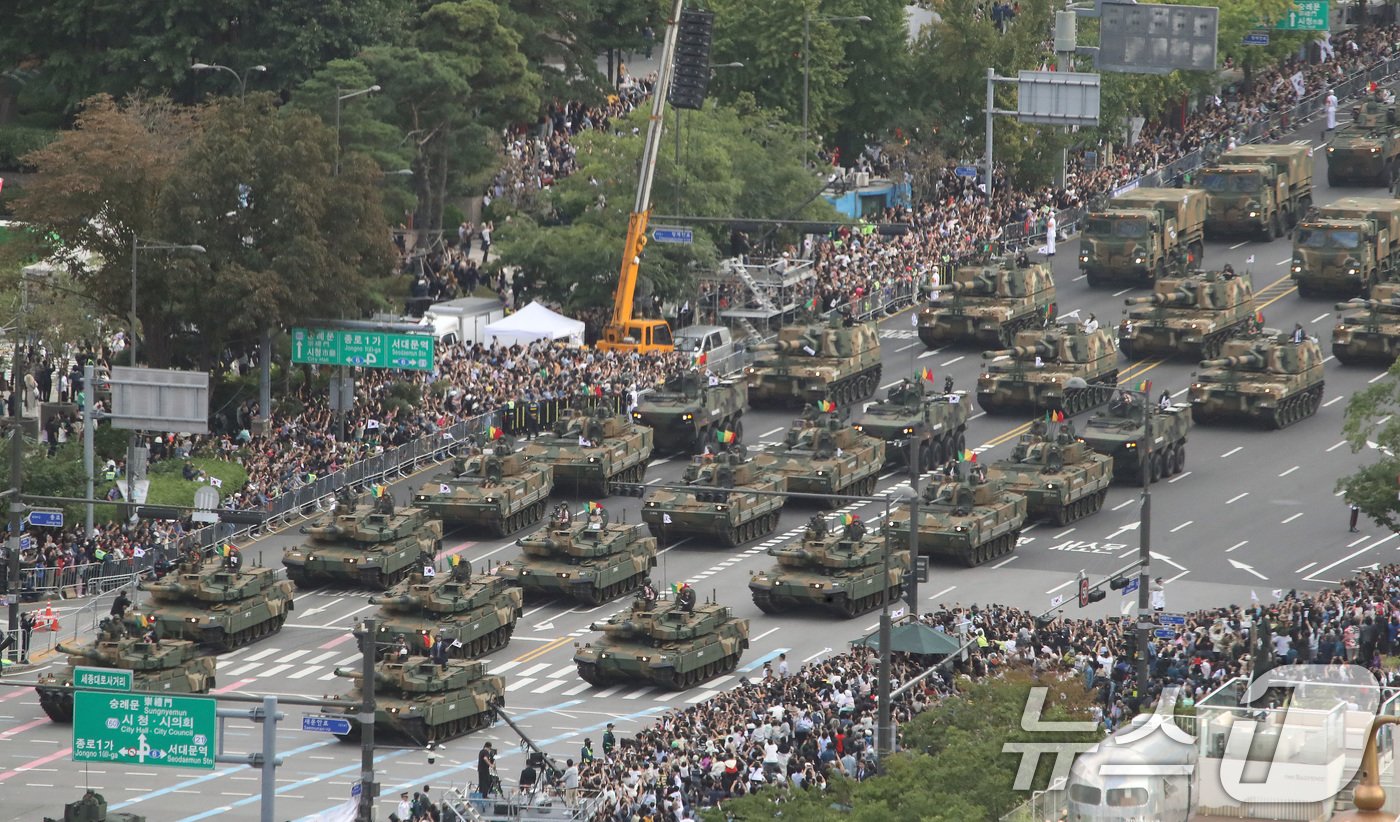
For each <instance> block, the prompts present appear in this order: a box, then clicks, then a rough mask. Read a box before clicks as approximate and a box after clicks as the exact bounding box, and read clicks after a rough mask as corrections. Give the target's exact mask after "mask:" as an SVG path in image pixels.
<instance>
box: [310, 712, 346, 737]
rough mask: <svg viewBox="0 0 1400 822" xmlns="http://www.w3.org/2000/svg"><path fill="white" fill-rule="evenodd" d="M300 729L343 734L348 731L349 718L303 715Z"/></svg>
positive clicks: (337, 734)
mask: <svg viewBox="0 0 1400 822" xmlns="http://www.w3.org/2000/svg"><path fill="white" fill-rule="evenodd" d="M301 729H302V730H303V731H319V732H321V733H327V734H335V735H336V736H345V735H346V734H348V733H350V720H348V719H341V718H340V717H335V716H303V717H302V718H301Z"/></svg>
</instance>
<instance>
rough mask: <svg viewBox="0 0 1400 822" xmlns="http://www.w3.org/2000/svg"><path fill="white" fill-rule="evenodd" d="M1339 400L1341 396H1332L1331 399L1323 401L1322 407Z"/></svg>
mask: <svg viewBox="0 0 1400 822" xmlns="http://www.w3.org/2000/svg"><path fill="white" fill-rule="evenodd" d="M1341 401H1342V398H1341V397H1333V398H1332V399H1330V400H1328V401H1327V402H1324V403H1323V404H1322V407H1323V408H1326V407H1327V406H1329V405H1331V404H1332V403H1334V402H1341Z"/></svg>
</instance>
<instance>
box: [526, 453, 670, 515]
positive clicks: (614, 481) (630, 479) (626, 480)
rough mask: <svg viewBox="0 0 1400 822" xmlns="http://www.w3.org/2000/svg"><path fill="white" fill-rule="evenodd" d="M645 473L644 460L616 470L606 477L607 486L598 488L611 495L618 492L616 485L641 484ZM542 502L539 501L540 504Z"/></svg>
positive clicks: (645, 465)
mask: <svg viewBox="0 0 1400 822" xmlns="http://www.w3.org/2000/svg"><path fill="white" fill-rule="evenodd" d="M646 475H647V463H646V462H645V461H643V462H639V463H637V464H636V465H632V466H629V467H627V468H624V469H622V470H621V471H618V472H617V473H616V474H613V475H612V476H610V477H608V479H607V487H606V488H603V489H599V490H601V491H602V492H603V496H611V495H613V494H616V493H619V491H618V490H617V486H618V485H624V484H629V485H641V484H642V480H643V479H645V478H646ZM543 504H544V503H541V505H543Z"/></svg>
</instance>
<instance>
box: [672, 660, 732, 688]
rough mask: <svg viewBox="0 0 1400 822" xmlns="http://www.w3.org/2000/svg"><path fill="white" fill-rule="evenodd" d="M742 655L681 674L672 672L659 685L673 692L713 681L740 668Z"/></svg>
mask: <svg viewBox="0 0 1400 822" xmlns="http://www.w3.org/2000/svg"><path fill="white" fill-rule="evenodd" d="M740 656H741V653H733V654H730V655H729V656H727V657H724V658H723V659H717V660H715V661H714V662H711V663H710V664H708V665H704V666H701V667H699V668H696V669H694V670H691V671H686V672H685V673H681V672H679V671H672V675H671V678H670V679H669V680H667V681H657V683H656V684H657V685H660V686H661V687H663V688H670V689H671V690H673V691H683V690H686V689H688V688H693V687H695V686H696V685H699V684H700V683H701V682H704V681H706V680H708V679H712V678H714V677H716V676H719V675H720V674H727V673H729V672H730V671H732V670H734V669H735V668H737V667H739V657H740Z"/></svg>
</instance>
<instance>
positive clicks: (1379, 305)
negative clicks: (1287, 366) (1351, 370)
mask: <svg viewBox="0 0 1400 822" xmlns="http://www.w3.org/2000/svg"><path fill="white" fill-rule="evenodd" d="M1336 308H1337V311H1338V312H1340V313H1339V314H1338V315H1337V324H1336V326H1335V327H1333V329H1332V356H1334V357H1336V358H1337V362H1340V363H1343V364H1346V365H1350V364H1351V363H1361V362H1378V363H1384V364H1386V365H1389V364H1390V363H1393V362H1395V358H1396V356H1397V355H1400V283H1381V284H1380V285H1377V286H1374V287H1372V289H1371V299H1369V300H1360V299H1357V300H1351V301H1350V302H1344V303H1337V306H1336Z"/></svg>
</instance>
